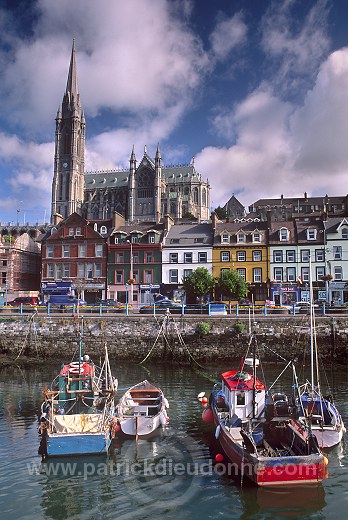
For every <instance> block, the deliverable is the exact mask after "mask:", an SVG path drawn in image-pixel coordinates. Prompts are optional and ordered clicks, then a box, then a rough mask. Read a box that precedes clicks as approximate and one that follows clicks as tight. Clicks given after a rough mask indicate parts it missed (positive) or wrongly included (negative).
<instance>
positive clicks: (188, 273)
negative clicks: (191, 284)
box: [184, 269, 192, 279]
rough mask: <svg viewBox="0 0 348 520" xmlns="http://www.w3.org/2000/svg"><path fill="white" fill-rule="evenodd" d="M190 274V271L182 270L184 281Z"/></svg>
mask: <svg viewBox="0 0 348 520" xmlns="http://www.w3.org/2000/svg"><path fill="white" fill-rule="evenodd" d="M190 274H192V269H184V279H185V278H187V277H188V276H190Z"/></svg>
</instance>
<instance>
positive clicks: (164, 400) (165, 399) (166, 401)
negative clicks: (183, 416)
mask: <svg viewBox="0 0 348 520" xmlns="http://www.w3.org/2000/svg"><path fill="white" fill-rule="evenodd" d="M163 402H164V406H165V407H166V408H169V402H168V399H167V398H166V397H165V398H164V399H163Z"/></svg>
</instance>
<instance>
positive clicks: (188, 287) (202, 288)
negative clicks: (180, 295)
mask: <svg viewBox="0 0 348 520" xmlns="http://www.w3.org/2000/svg"><path fill="white" fill-rule="evenodd" d="M183 286H184V289H185V291H186V296H187V300H188V301H195V299H196V298H197V297H198V298H199V299H200V300H201V299H202V297H203V296H205V295H207V294H210V293H211V291H212V289H213V286H214V279H213V276H212V275H211V274H210V273H209V271H208V269H206V268H205V267H197V269H195V270H194V271H192V273H191V274H190V275H188V276H186V277H185V278H184V280H183Z"/></svg>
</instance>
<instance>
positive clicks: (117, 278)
mask: <svg viewBox="0 0 348 520" xmlns="http://www.w3.org/2000/svg"><path fill="white" fill-rule="evenodd" d="M115 283H123V271H116V272H115Z"/></svg>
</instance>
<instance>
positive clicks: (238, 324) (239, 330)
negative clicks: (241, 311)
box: [234, 321, 245, 334]
mask: <svg viewBox="0 0 348 520" xmlns="http://www.w3.org/2000/svg"><path fill="white" fill-rule="evenodd" d="M234 331H235V332H236V333H237V334H241V333H242V332H244V331H245V323H244V322H243V321H236V323H235V324H234Z"/></svg>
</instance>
